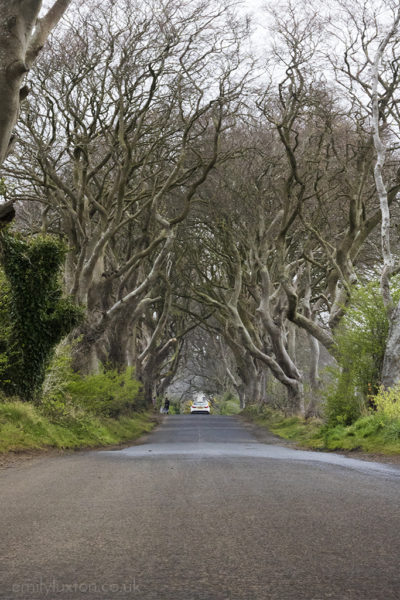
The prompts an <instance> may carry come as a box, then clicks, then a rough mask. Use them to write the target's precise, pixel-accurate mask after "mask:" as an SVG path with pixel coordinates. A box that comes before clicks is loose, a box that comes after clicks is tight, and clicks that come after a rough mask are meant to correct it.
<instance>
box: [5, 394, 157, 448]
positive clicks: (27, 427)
mask: <svg viewBox="0 0 400 600" xmlns="http://www.w3.org/2000/svg"><path fill="white" fill-rule="evenodd" d="M155 424H156V420H155V418H154V415H153V413H150V412H142V413H132V414H129V415H121V416H119V417H117V418H110V417H101V416H95V415H93V414H91V413H89V412H84V411H82V410H80V411H79V412H78V411H77V413H76V415H75V416H74V415H71V414H70V415H69V416H68V418H67V419H63V420H58V421H57V420H56V421H53V420H51V418H50V417H49V416H47V415H45V414H43V412H41V410H40V409H39V408H37V407H35V406H33V405H32V404H28V403H26V402H20V401H6V402H0V453H5V452H9V451H13V452H18V451H23V450H32V449H45V448H62V449H67V448H91V447H92V448H93V447H97V446H107V445H110V444H118V443H121V442H128V441H132V440H135V439H137V438H138V437H140V436H141V435H142V434H144V433H146V432H148V431H151V429H153V427H154V426H155Z"/></svg>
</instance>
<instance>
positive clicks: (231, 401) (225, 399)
mask: <svg viewBox="0 0 400 600" xmlns="http://www.w3.org/2000/svg"><path fill="white" fill-rule="evenodd" d="M212 407H213V409H214V412H216V413H217V414H220V415H237V414H238V413H239V412H240V402H239V398H237V397H236V396H235V395H234V394H232V392H225V394H224V395H223V396H217V397H216V398H214V400H213V402H212Z"/></svg>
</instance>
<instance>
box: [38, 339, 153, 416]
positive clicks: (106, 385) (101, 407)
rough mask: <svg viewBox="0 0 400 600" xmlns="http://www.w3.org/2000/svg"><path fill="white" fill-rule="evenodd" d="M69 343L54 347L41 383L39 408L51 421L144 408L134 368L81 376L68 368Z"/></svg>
mask: <svg viewBox="0 0 400 600" xmlns="http://www.w3.org/2000/svg"><path fill="white" fill-rule="evenodd" d="M71 365H72V356H71V346H70V345H69V344H62V345H60V346H59V347H58V348H57V352H56V353H55V355H54V357H53V359H52V361H51V363H50V365H49V367H48V368H47V373H46V379H45V383H44V386H43V396H42V402H41V409H42V411H43V412H44V413H45V414H46V415H48V416H49V417H51V418H52V419H53V420H55V421H66V420H68V419H73V420H75V421H76V420H77V419H78V420H79V419H80V418H82V419H84V418H85V415H86V414H87V413H88V412H89V413H91V414H92V415H98V416H105V417H113V418H115V417H119V416H120V415H123V414H129V413H131V412H132V411H133V410H141V409H144V408H145V403H144V397H143V394H142V386H141V384H140V383H139V382H138V381H137V380H136V379H135V378H134V369H133V368H132V367H129V368H127V369H126V370H125V371H123V372H122V373H121V372H118V371H117V370H115V369H104V370H103V371H102V372H100V373H96V374H94V375H87V376H83V375H80V374H79V373H76V372H74V371H73V369H72V366H71Z"/></svg>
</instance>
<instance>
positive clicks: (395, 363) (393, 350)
mask: <svg viewBox="0 0 400 600" xmlns="http://www.w3.org/2000/svg"><path fill="white" fill-rule="evenodd" d="M399 22H400V10H398V11H397V14H396V17H395V20H394V22H393V25H392V27H391V29H390V30H389V31H388V33H387V35H386V36H385V38H384V39H383V40H382V41H381V43H380V44H379V46H378V49H377V52H376V55H375V60H374V62H373V64H372V67H371V72H372V82H371V87H372V95H371V98H372V134H373V140H374V146H375V152H376V162H375V168H374V176H375V185H376V190H377V192H378V197H379V203H380V208H381V214H382V224H381V243H382V256H383V269H382V275H381V293H382V298H383V302H384V304H385V307H386V310H387V314H388V317H389V335H388V340H387V344H386V349H385V355H384V360H383V367H382V384H383V385H384V386H385V387H392V386H393V385H396V384H397V383H399V381H400V304H399V305H398V306H397V307H396V308H395V307H394V306H393V298H392V295H391V292H390V287H389V282H390V275H391V274H392V272H393V265H394V263H393V256H392V252H391V248H390V212H389V204H388V196H387V190H386V186H385V182H384V180H383V174H382V170H383V166H384V164H385V154H386V148H385V145H384V143H383V141H382V137H381V133H380V126H379V125H380V124H379V122H380V113H379V89H378V88H379V74H380V73H379V71H380V67H381V63H382V57H383V54H384V52H385V49H386V47H387V45H388V43H389V41H390V39H391V38H392V37H393V36H394V35H395V34H396V33H397V31H398V27H399Z"/></svg>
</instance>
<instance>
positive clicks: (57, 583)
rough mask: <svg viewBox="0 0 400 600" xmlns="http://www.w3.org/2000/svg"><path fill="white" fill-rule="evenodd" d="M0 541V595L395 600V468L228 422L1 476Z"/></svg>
mask: <svg viewBox="0 0 400 600" xmlns="http://www.w3.org/2000/svg"><path fill="white" fill-rule="evenodd" d="M265 442H267V443H265ZM0 533H1V537H0V598H2V599H7V600H8V599H12V600H15V599H24V600H35V599H38V598H40V599H44V598H49V599H50V600H54V599H58V598H59V599H60V600H76V599H79V598H82V599H83V598H84V599H85V600H113V599H114V598H115V599H120V598H130V599H133V600H135V599H136V598H137V599H138V600H142V599H143V600H150V599H155V600H164V599H165V600H169V599H171V600H236V599H238V600H239V599H240V600H302V599H306V600H323V599H329V600H399V599H400V469H399V468H398V467H396V466H390V465H383V464H382V465H381V464H378V463H368V462H364V461H357V460H352V459H348V458H346V457H342V456H337V455H334V454H324V453H313V452H302V451H296V450H294V449H292V448H290V447H287V446H284V445H283V446H282V445H280V442H279V441H278V440H277V439H276V438H274V437H273V436H269V437H268V436H267V437H266V438H265V439H264V443H262V442H260V441H258V439H257V437H255V436H254V435H253V428H252V426H249V425H244V424H243V423H242V421H241V420H240V418H238V417H223V416H207V415H182V416H180V415H179V416H168V417H166V419H165V421H164V423H163V424H162V425H161V426H160V427H159V428H158V429H157V430H156V431H155V432H154V433H152V434H150V435H149V436H148V437H147V438H146V439H145V441H144V443H143V444H140V445H135V446H133V447H131V448H125V449H123V450H117V451H115V450H114V451H92V452H82V453H77V454H68V455H62V456H56V457H44V458H40V459H35V460H33V461H29V462H23V463H21V464H19V465H17V466H14V467H12V468H9V469H5V470H2V471H0Z"/></svg>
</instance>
